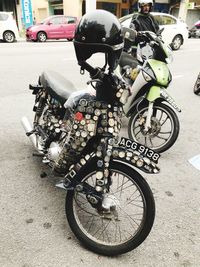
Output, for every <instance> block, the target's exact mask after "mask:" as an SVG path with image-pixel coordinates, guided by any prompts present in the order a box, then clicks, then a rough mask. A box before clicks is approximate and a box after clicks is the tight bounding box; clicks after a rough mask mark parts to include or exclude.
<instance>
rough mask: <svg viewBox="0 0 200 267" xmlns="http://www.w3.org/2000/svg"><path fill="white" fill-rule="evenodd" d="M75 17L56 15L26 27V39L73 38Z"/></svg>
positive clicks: (43, 40)
mask: <svg viewBox="0 0 200 267" xmlns="http://www.w3.org/2000/svg"><path fill="white" fill-rule="evenodd" d="M76 24H77V18H76V17H71V16H64V15H57V16H51V17H48V18H46V19H45V20H43V21H42V22H41V23H39V24H36V25H33V26H31V27H29V28H27V29H26V39H27V40H31V41H39V42H46V40H47V39H67V40H68V41H71V40H73V38H74V32H75V28H76Z"/></svg>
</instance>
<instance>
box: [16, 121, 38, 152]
mask: <svg viewBox="0 0 200 267" xmlns="http://www.w3.org/2000/svg"><path fill="white" fill-rule="evenodd" d="M21 123H22V126H23V128H24V130H25V132H26V134H27V133H29V132H31V131H33V127H32V126H31V124H30V122H29V120H28V118H27V117H22V118H21ZM29 139H30V140H31V142H32V144H33V146H34V148H35V149H36V150H37V152H38V153H39V154H43V152H42V146H41V145H40V144H39V143H38V142H37V137H36V135H35V134H34V133H32V134H31V135H29Z"/></svg>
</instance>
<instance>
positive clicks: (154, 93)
mask: <svg viewBox="0 0 200 267" xmlns="http://www.w3.org/2000/svg"><path fill="white" fill-rule="evenodd" d="M146 98H147V100H148V101H149V102H154V101H155V100H157V99H158V98H163V99H164V100H165V101H166V102H168V103H169V104H170V105H171V106H172V107H173V108H174V109H175V110H177V111H178V112H181V109H180V108H179V107H178V106H177V104H176V102H175V101H174V99H173V98H172V97H171V96H170V95H169V94H168V92H167V91H166V89H165V88H161V87H159V86H156V85H153V86H152V87H151V88H150V89H149V92H148V94H147V97H146Z"/></svg>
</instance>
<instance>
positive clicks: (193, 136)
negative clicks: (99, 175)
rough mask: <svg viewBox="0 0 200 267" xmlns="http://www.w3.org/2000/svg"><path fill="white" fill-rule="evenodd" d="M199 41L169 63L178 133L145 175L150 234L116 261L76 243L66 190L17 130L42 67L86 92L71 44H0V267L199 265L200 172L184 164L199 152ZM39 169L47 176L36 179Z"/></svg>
mask: <svg viewBox="0 0 200 267" xmlns="http://www.w3.org/2000/svg"><path fill="white" fill-rule="evenodd" d="M199 43H200V40H199V39H190V40H188V43H187V44H186V45H185V46H184V47H183V48H181V49H180V50H179V51H176V52H174V62H173V63H172V64H171V71H172V74H173V82H172V84H171V85H170V88H169V91H170V93H171V95H173V97H174V99H176V101H177V104H178V105H179V106H180V107H181V109H182V113H181V114H178V115H179V119H180V125H181V131H180V135H179V138H178V140H177V142H176V143H175V145H174V146H173V147H172V148H171V149H170V150H168V151H167V152H165V153H163V154H162V157H161V159H160V168H161V172H160V174H157V175H146V174H144V176H145V178H146V179H147V180H148V182H149V184H150V186H151V188H152V190H153V193H154V197H155V201H156V219H155V223H154V226H153V229H152V231H151V233H150V235H149V237H148V238H147V239H146V241H145V242H144V243H143V244H142V245H141V246H139V247H138V248H137V249H136V250H134V251H132V252H129V253H127V254H125V255H122V256H119V257H115V258H109V257H103V256H99V255H96V254H94V253H92V252H90V251H88V250H86V249H85V248H83V247H82V246H81V245H80V243H79V242H78V241H77V239H76V238H75V237H74V235H73V234H72V232H71V231H70V229H69V226H68V224H67V221H66V218H65V212H64V202H65V192H63V191H60V190H59V189H57V188H55V187H54V184H55V178H54V177H52V176H51V175H50V172H48V170H47V169H46V167H45V166H43V165H42V164H41V162H40V159H38V158H35V157H32V152H33V148H32V146H31V143H30V142H29V140H28V139H27V137H26V136H25V134H24V130H23V129H22V126H21V124H20V118H21V117H22V116H24V115H26V116H28V117H29V118H30V119H31V118H32V117H33V113H32V105H33V100H34V97H33V96H32V95H31V92H30V91H29V90H28V84H29V83H34V82H37V78H38V75H39V74H40V73H41V72H42V71H43V70H44V69H53V70H56V71H58V72H59V73H61V74H63V75H64V76H65V77H68V79H70V80H71V81H73V82H74V84H75V86H76V87H77V88H78V89H82V88H84V87H85V83H86V81H87V79H88V76H87V75H86V76H81V75H80V74H79V67H78V66H77V63H76V60H75V54H74V50H73V45H72V43H70V42H61V41H59V42H47V43H45V44H41V43H26V42H18V43H14V44H4V43H0V73H1V82H0V148H1V150H0V183H1V184H0V266H3V267H11V266H12V267H36V266H42V267H46V266H47V267H54V266H56V267H66V266H94V265H95V266H109V267H111V266H116V265H117V266H137V267H141V266H142V267H143V266H145V267H150V266H151V267H155V266H158V267H165V266H166V267H168V266H183V267H190V266H196V267H197V266H200V231H199V229H200V221H199V218H200V208H199V203H200V194H199V192H200V182H199V179H200V172H199V171H198V170H196V169H195V168H194V167H193V166H191V165H190V164H189V163H188V159H189V158H191V157H192V156H194V155H197V154H200V143H199V136H200V127H199V125H200V116H199V106H200V97H198V96H195V95H194V94H193V85H194V82H195V79H196V77H197V74H198V72H199V71H200V63H199V59H200V45H199ZM99 60H100V59H99V58H98V57H97V58H96V61H95V60H94V61H93V62H97V61H98V62H99ZM122 135H126V129H125V128H124V129H123V130H122ZM43 171H47V173H48V174H49V175H48V176H47V177H44V178H41V177H40V174H41V173H42V172H43Z"/></svg>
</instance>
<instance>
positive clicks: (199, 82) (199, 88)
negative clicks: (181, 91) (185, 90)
mask: <svg viewBox="0 0 200 267" xmlns="http://www.w3.org/2000/svg"><path fill="white" fill-rule="evenodd" d="M194 93H195V95H198V94H199V93H200V73H199V75H198V77H197V80H196V82H195V85H194Z"/></svg>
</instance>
